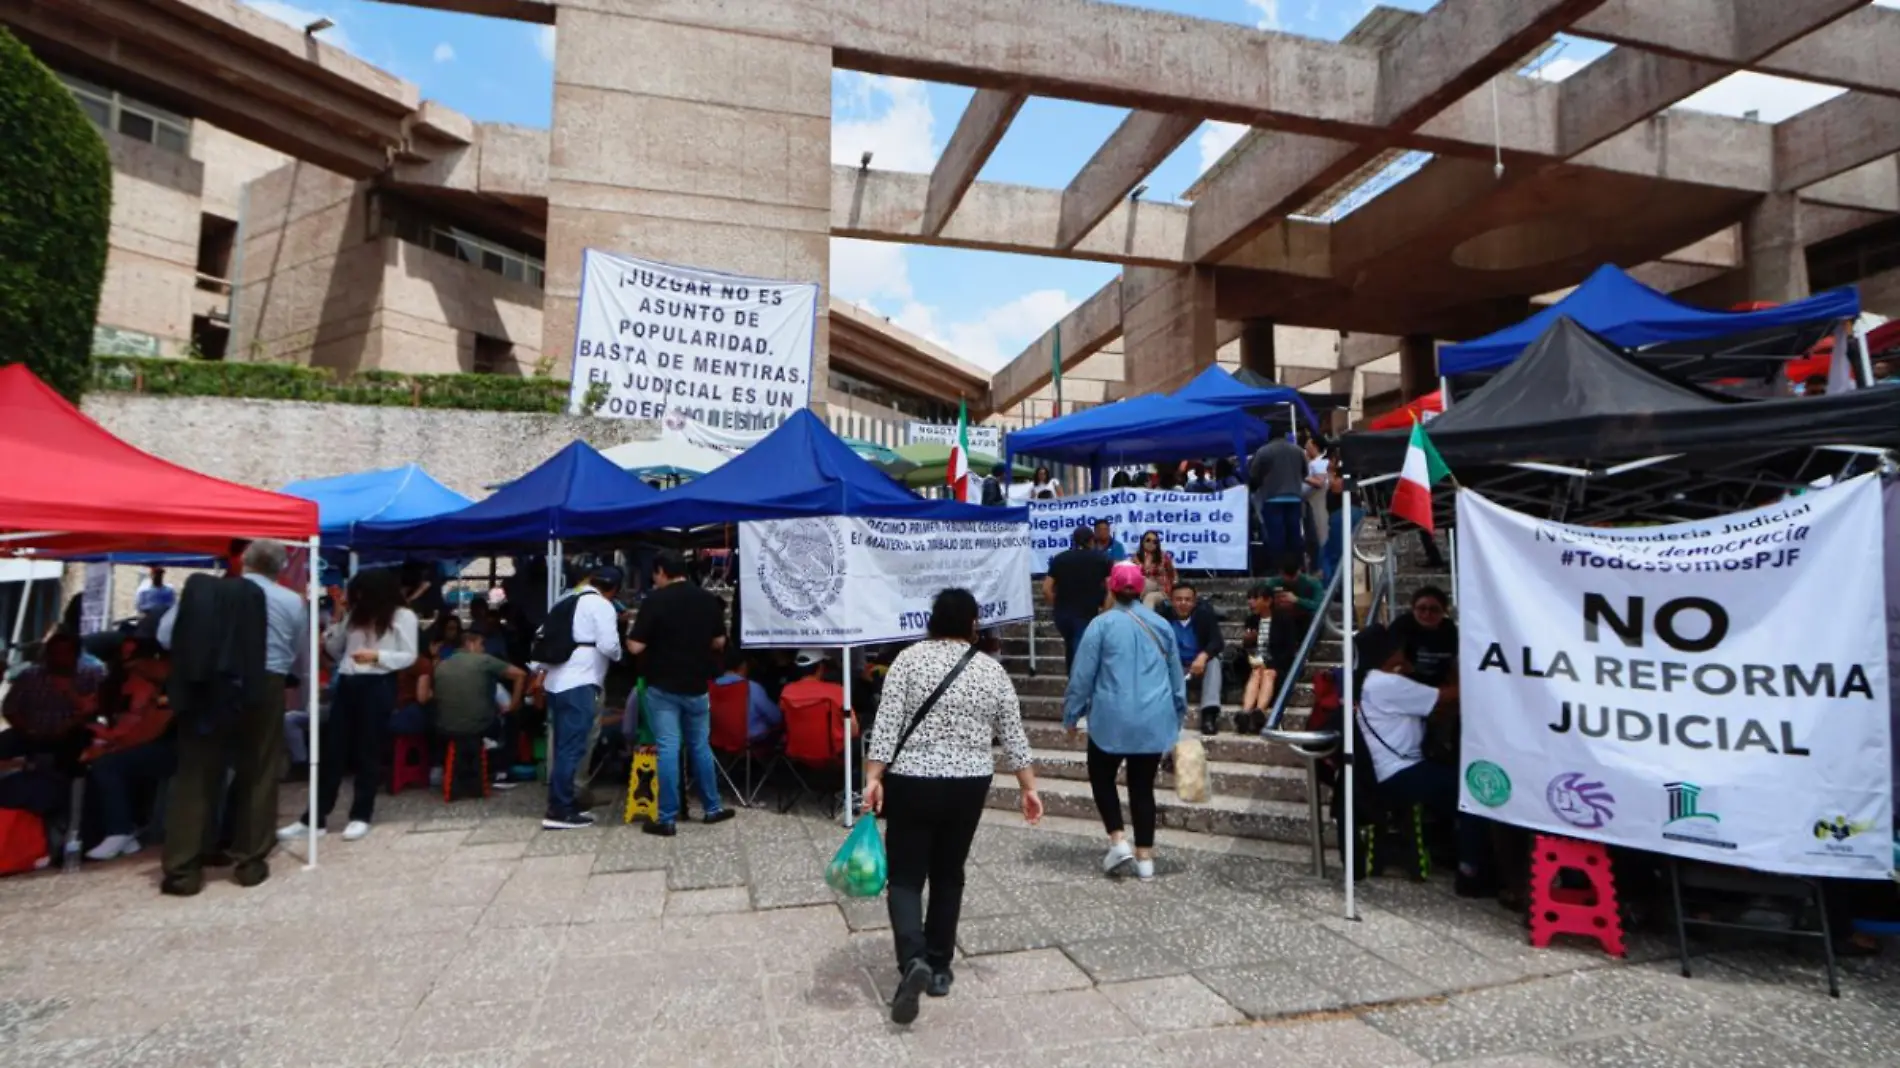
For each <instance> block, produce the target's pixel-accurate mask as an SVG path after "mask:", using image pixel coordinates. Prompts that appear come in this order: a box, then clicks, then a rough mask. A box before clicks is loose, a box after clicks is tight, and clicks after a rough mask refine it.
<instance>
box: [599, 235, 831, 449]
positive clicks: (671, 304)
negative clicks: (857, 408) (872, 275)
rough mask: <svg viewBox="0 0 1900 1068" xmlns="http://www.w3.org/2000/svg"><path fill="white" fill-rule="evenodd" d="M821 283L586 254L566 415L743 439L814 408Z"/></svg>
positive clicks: (763, 433)
mask: <svg viewBox="0 0 1900 1068" xmlns="http://www.w3.org/2000/svg"><path fill="white" fill-rule="evenodd" d="M817 312H818V286H817V284H816V283H799V282H782V281H775V280H773V279H767V278H745V277H742V276H739V275H731V274H721V273H719V272H717V271H703V270H696V269H694V268H691V267H678V266H674V265H672V264H666V263H655V262H652V261H650V260H640V259H635V258H633V257H631V256H619V255H615V254H613V253H609V252H602V251H600V250H599V249H591V248H590V249H588V250H587V251H586V252H585V253H584V254H583V255H582V257H581V302H580V314H579V317H578V320H577V322H576V325H575V330H574V378H573V386H572V389H571V391H570V392H569V395H568V406H569V408H570V409H571V410H573V411H576V412H579V411H584V410H589V409H592V410H593V411H594V412H595V414H598V415H603V416H608V417H610V418H619V419H654V420H660V421H662V422H665V423H666V424H668V425H669V426H670V427H672V428H673V429H675V430H678V429H681V427H682V424H697V425H699V426H702V427H706V428H708V429H710V430H713V431H719V432H725V433H726V434H729V435H733V436H736V437H738V438H740V439H742V440H747V441H750V440H755V439H757V438H759V437H762V436H764V435H765V434H767V433H770V432H771V431H772V430H774V429H776V428H777V427H778V425H779V424H781V423H783V422H784V421H785V420H786V419H788V418H790V417H791V415H792V413H793V412H795V411H797V410H799V409H800V408H803V407H806V406H807V405H808V404H810V403H811V368H812V341H813V338H814V337H815V336H816V326H817V320H816V315H817Z"/></svg>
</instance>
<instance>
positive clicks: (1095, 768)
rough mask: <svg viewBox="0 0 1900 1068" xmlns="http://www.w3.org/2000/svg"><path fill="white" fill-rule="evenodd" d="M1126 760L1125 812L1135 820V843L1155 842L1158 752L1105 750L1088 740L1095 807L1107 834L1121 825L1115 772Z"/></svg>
mask: <svg viewBox="0 0 1900 1068" xmlns="http://www.w3.org/2000/svg"><path fill="white" fill-rule="evenodd" d="M1123 761H1127V762H1128V814H1129V816H1130V817H1132V818H1133V819H1134V821H1135V846H1136V848H1138V849H1147V848H1149V847H1151V846H1153V845H1154V844H1155V775H1156V774H1157V773H1158V772H1159V771H1160V770H1161V754H1160V753H1129V754H1122V753H1107V752H1103V751H1102V750H1101V749H1099V748H1097V747H1096V745H1095V743H1094V741H1090V742H1089V788H1090V789H1091V790H1093V791H1094V792H1095V810H1096V811H1097V812H1100V813H1101V814H1102V828H1103V829H1104V830H1106V831H1108V833H1110V834H1114V833H1115V832H1116V831H1119V830H1121V829H1122V799H1121V795H1120V794H1118V793H1116V791H1115V774H1116V772H1117V771H1119V770H1120V769H1121V766H1122V762H1123Z"/></svg>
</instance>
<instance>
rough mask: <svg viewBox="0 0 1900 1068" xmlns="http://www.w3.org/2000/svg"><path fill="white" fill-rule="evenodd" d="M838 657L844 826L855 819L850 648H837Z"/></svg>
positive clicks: (849, 824) (847, 825)
mask: <svg viewBox="0 0 1900 1068" xmlns="http://www.w3.org/2000/svg"><path fill="white" fill-rule="evenodd" d="M838 657H839V660H840V662H841V663H842V664H843V665H844V727H845V730H844V804H842V805H840V806H838V807H840V808H842V809H844V825H845V826H846V827H849V826H851V824H852V823H853V822H855V821H856V819H857V806H856V805H853V804H852V803H851V743H852V741H853V740H854V739H853V738H852V737H851V726H852V724H853V723H854V722H856V720H855V717H853V716H852V715H851V650H850V649H849V648H848V647H847V648H841V649H839V650H838Z"/></svg>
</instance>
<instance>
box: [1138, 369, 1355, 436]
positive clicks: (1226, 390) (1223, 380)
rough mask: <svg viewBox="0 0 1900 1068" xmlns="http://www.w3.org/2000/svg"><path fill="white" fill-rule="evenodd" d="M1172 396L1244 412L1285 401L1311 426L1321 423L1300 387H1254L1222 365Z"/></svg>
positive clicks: (1205, 373) (1198, 376)
mask: <svg viewBox="0 0 1900 1068" xmlns="http://www.w3.org/2000/svg"><path fill="white" fill-rule="evenodd" d="M1171 396H1173V397H1174V399H1175V400H1183V401H1192V402H1193V403H1195V404H1205V405H1207V406H1208V407H1210V408H1235V409H1239V410H1241V411H1253V410H1256V409H1260V408H1272V407H1276V406H1278V405H1282V404H1284V405H1286V406H1287V407H1288V408H1290V409H1292V410H1293V411H1294V412H1295V413H1296V418H1298V419H1304V420H1305V421H1306V425H1307V426H1309V427H1311V426H1318V425H1319V422H1318V420H1316V419H1314V417H1313V409H1311V408H1309V407H1307V405H1306V398H1305V397H1302V396H1300V391H1299V390H1297V389H1294V388H1292V387H1290V386H1250V385H1248V384H1247V383H1245V382H1242V381H1241V380H1240V379H1238V378H1235V377H1234V376H1233V375H1232V374H1230V373H1228V371H1227V369H1226V368H1224V367H1222V366H1220V365H1219V364H1215V365H1213V366H1211V367H1209V368H1208V369H1207V370H1205V371H1202V372H1201V373H1200V374H1198V375H1196V376H1194V381H1192V382H1189V383H1188V384H1187V385H1185V386H1182V387H1181V388H1180V389H1177V390H1175V391H1174V393H1173V394H1171Z"/></svg>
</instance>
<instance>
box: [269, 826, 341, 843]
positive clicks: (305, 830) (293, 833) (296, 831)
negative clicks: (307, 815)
mask: <svg viewBox="0 0 1900 1068" xmlns="http://www.w3.org/2000/svg"><path fill="white" fill-rule="evenodd" d="M309 833H310V825H309V824H308V823H286V824H284V825H283V826H282V827H279V828H277V838H278V840H279V841H283V842H291V841H295V840H296V839H299V838H302V837H303V836H305V835H307V834H309ZM329 833H330V832H329V831H326V830H324V829H323V828H322V827H318V828H317V837H318V838H322V837H323V836H324V835H326V834H329Z"/></svg>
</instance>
